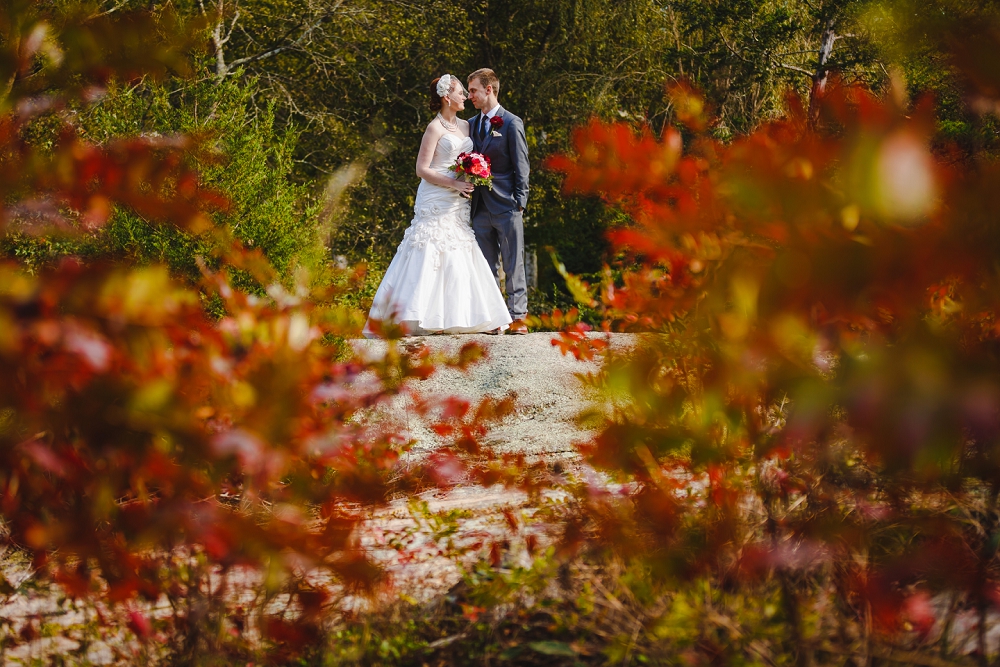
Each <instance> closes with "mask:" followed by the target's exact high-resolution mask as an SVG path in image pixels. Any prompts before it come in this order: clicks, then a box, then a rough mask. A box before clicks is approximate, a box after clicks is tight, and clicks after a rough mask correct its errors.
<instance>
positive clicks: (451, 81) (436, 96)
mask: <svg viewBox="0 0 1000 667" xmlns="http://www.w3.org/2000/svg"><path fill="white" fill-rule="evenodd" d="M444 76H446V77H448V81H446V82H445V83H446V84H447V85H448V88H447V90H445V92H444V94H443V95H442V94H441V93H440V92H439V91H438V88H439V87H440V83H441V79H443V78H444ZM444 76H439V77H437V78H436V79H434V80H433V81H431V103H430V105H429V106H430V108H431V111H433V112H435V113H436V112H438V111H441V107H442V106H444V105H443V104H442V101H443V100H442V99H441V98H443V97H445V95H447V94H448V93H450V92H451V89H452V88H454V87H455V82H456V81H458V79H456V78H455V77H453V76H452V75H450V74H445V75H444Z"/></svg>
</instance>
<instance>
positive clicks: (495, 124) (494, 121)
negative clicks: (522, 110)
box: [490, 116, 503, 130]
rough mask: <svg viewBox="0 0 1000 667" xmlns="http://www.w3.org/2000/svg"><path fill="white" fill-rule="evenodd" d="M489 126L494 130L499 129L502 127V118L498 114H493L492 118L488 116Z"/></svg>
mask: <svg viewBox="0 0 1000 667" xmlns="http://www.w3.org/2000/svg"><path fill="white" fill-rule="evenodd" d="M490 127H492V128H493V129H494V130H499V129H500V128H501V127H503V118H501V117H500V116H493V118H490Z"/></svg>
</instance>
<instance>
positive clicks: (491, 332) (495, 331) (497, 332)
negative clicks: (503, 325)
mask: <svg viewBox="0 0 1000 667" xmlns="http://www.w3.org/2000/svg"><path fill="white" fill-rule="evenodd" d="M501 333H502V330H501V329H500V327H497V328H496V329H490V330H489V331H487V332H486V335H487V336H499V335H500V334H501Z"/></svg>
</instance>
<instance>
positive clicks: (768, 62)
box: [4, 0, 996, 310]
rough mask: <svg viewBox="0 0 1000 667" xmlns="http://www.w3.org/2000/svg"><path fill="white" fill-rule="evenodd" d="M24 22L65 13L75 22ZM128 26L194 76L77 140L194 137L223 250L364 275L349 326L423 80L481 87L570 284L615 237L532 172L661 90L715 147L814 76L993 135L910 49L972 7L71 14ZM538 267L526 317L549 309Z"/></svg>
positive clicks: (643, 120)
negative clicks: (230, 243) (161, 20)
mask: <svg viewBox="0 0 1000 667" xmlns="http://www.w3.org/2000/svg"><path fill="white" fill-rule="evenodd" d="M45 4H49V5H53V6H54V7H55V8H63V9H65V10H66V11H67V12H68V14H67V15H72V12H71V11H70V10H71V9H72V8H74V7H77V6H78V5H79V3H75V2H68V1H66V0H47V2H46V3H45ZM137 8H149V9H153V10H154V11H157V12H169V13H175V14H176V15H177V17H178V19H180V20H190V21H193V23H192V24H191V26H192V27H191V28H190V29H191V30H195V31H203V33H204V36H207V38H208V42H209V44H208V48H207V49H202V50H200V51H199V52H198V53H197V54H196V58H195V62H196V65H195V66H196V69H197V71H196V72H194V76H185V77H183V78H180V77H178V78H176V79H173V80H168V81H167V82H165V83H163V82H159V83H151V82H146V81H143V82H141V83H139V84H138V85H132V86H129V87H114V86H112V88H111V89H110V90H109V91H108V93H107V94H106V95H105V96H104V98H103V99H102V100H101V101H100V103H98V104H96V105H90V106H87V107H86V108H81V109H79V110H78V113H79V114H80V118H79V119H78V120H79V126H80V127H81V131H82V132H84V133H85V134H86V135H87V136H86V137H85V138H87V139H91V140H95V141H97V142H101V141H103V140H106V139H107V138H109V137H111V136H120V135H122V134H126V135H127V134H146V135H148V134H151V133H160V134H170V133H174V132H194V133H198V134H203V133H208V134H210V135H211V136H213V137H214V138H215V140H216V142H217V145H218V149H219V152H220V155H221V156H223V161H222V162H220V163H217V164H212V165H206V170H205V171H206V176H207V178H208V182H209V184H210V185H212V186H214V187H217V188H219V189H221V190H222V191H223V192H225V193H226V194H228V195H229V196H230V197H231V198H232V201H233V202H234V208H233V210H232V211H230V213H229V214H228V216H227V217H226V222H228V223H229V225H230V226H231V228H232V229H233V232H234V233H235V235H236V236H237V237H239V238H240V239H242V240H244V241H245V242H247V243H248V244H249V245H253V246H256V247H260V248H262V249H263V250H264V251H265V252H266V254H267V255H268V256H269V258H270V259H271V261H272V263H273V264H274V265H275V266H276V268H278V270H279V271H281V272H282V273H283V274H284V275H286V277H289V276H291V275H292V273H294V271H295V270H296V269H297V268H298V269H305V270H308V271H309V272H310V273H311V274H312V275H313V276H315V277H318V278H320V279H321V278H322V276H323V275H325V273H324V270H323V267H324V266H325V265H327V264H330V263H331V262H337V261H339V262H340V263H341V264H343V262H344V261H345V260H346V261H348V262H350V263H354V262H357V261H360V260H365V261H367V262H368V263H369V265H370V266H371V267H372V270H371V271H370V274H369V275H370V278H371V280H370V282H371V283H373V284H372V285H369V290H368V291H367V292H364V293H361V294H358V295H356V296H357V298H358V299H359V301H358V305H360V306H362V307H364V306H365V299H366V297H367V296H370V291H371V288H373V287H374V285H375V284H377V282H378V278H379V277H380V276H381V270H382V269H383V268H384V267H385V265H386V264H387V263H388V259H389V258H390V257H391V255H392V252H393V251H394V249H395V246H396V244H397V243H398V242H399V240H400V238H401V237H402V230H403V229H405V227H406V226H407V225H408V224H409V220H410V217H411V212H412V211H411V206H412V203H413V197H414V192H415V190H416V184H417V178H416V176H415V175H414V173H413V162H414V156H415V155H416V152H417V147H418V145H419V141H420V137H421V135H422V133H423V129H424V127H425V125H426V124H427V123H428V122H429V121H430V120H431V114H430V112H429V111H428V110H427V107H426V99H425V98H426V95H427V93H426V89H427V85H428V82H429V81H430V80H431V79H432V78H433V77H435V76H438V75H440V74H441V73H444V72H452V73H454V74H456V75H459V76H462V77H464V76H465V75H466V74H467V73H468V72H470V71H472V70H474V69H475V68H478V67H483V66H488V67H492V68H493V69H495V70H496V71H497V72H498V74H499V76H500V79H501V95H500V99H501V103H502V104H504V105H505V106H506V107H507V108H509V109H511V110H512V111H513V112H515V113H517V114H519V115H520V116H521V117H522V118H523V119H524V120H525V124H526V127H527V133H528V142H529V147H530V152H531V161H532V175H531V198H530V205H529V209H528V215H527V216H526V226H527V229H526V241H527V244H528V246H529V247H532V248H535V249H539V250H540V249H542V248H546V247H552V248H554V249H555V250H556V252H557V253H558V255H559V257H560V258H561V259H562V261H563V262H565V265H566V267H567V269H568V270H570V271H573V272H576V273H581V274H591V273H594V272H597V271H598V270H599V269H600V267H601V265H602V263H603V262H604V261H606V260H607V259H608V257H607V256H606V255H607V245H606V241H605V238H604V230H605V229H606V228H608V227H609V226H612V225H616V224H621V223H623V222H624V218H623V217H622V216H620V214H618V213H616V212H615V211H614V210H612V209H608V208H606V207H605V206H603V205H602V203H601V202H600V200H599V199H597V198H593V197H591V198H574V199H565V198H563V197H561V196H560V194H559V187H560V177H559V176H558V175H556V174H555V173H553V172H551V171H548V170H546V169H545V168H544V166H543V165H544V164H545V160H546V158H547V157H548V156H550V155H552V154H554V153H558V152H561V151H565V150H566V149H567V148H568V147H569V145H570V139H571V134H572V131H573V128H574V127H577V126H579V125H581V124H584V123H586V122H587V121H588V119H590V118H594V117H597V118H600V119H604V120H611V119H613V120H622V119H624V120H626V121H629V122H632V123H634V124H635V125H636V126H637V127H641V128H647V129H648V130H649V131H651V132H652V133H653V134H655V135H658V134H659V133H660V132H661V131H662V129H663V128H664V127H666V126H667V125H668V124H669V123H670V122H671V121H672V120H673V119H674V115H675V112H676V110H675V109H674V108H673V107H672V105H671V102H670V100H669V98H668V97H667V96H666V95H665V92H664V86H665V84H668V83H671V82H675V81H678V80H687V81H690V82H691V83H693V84H694V85H695V86H696V87H698V88H700V89H701V90H702V91H703V93H704V95H705V99H706V102H707V104H709V106H710V109H711V117H712V118H714V120H713V124H712V126H711V128H710V131H711V133H712V134H713V135H714V136H716V137H718V138H723V139H729V138H731V137H735V136H739V135H742V134H745V133H748V132H749V131H751V130H753V129H754V128H755V127H757V126H759V124H760V123H762V122H764V121H766V120H768V119H772V118H774V117H776V116H778V115H780V114H782V112H783V111H784V108H785V96H786V94H787V93H788V92H789V91H794V92H797V93H799V94H801V95H802V96H804V97H805V98H808V96H809V94H810V90H811V89H812V88H813V87H814V86H815V85H817V84H820V83H825V81H826V79H828V78H829V77H830V76H837V77H840V78H843V79H845V80H847V81H862V82H864V83H865V84H867V85H868V86H870V87H872V88H874V89H876V90H879V89H885V87H886V85H887V83H888V82H889V81H890V80H891V79H892V78H893V77H896V78H897V79H899V80H901V81H905V90H906V91H907V92H908V94H909V95H910V96H914V97H915V96H918V95H920V94H922V93H925V92H930V93H932V94H933V95H934V96H935V97H936V98H937V100H938V103H939V106H940V109H941V112H940V123H939V124H940V127H939V130H940V132H941V134H942V137H943V138H946V139H948V140H949V141H951V142H952V143H953V144H954V145H957V146H960V147H962V150H965V151H968V152H974V151H976V150H980V149H983V148H988V145H987V144H989V143H990V142H991V141H994V142H995V136H996V135H995V133H991V132H990V131H989V130H988V126H989V124H990V123H991V122H992V121H990V120H988V117H986V120H984V119H983V117H981V116H978V115H976V114H974V113H973V112H972V111H970V110H969V105H968V104H967V101H966V100H963V99H962V98H961V95H960V93H959V92H958V91H959V86H958V84H957V82H956V81H955V77H954V76H953V75H952V74H951V73H950V72H951V70H950V69H949V66H948V63H946V62H944V59H943V56H942V55H941V52H940V50H938V49H937V48H936V45H935V44H934V43H933V42H932V41H931V40H929V39H925V40H923V41H921V36H920V34H919V32H920V21H921V17H922V16H923V17H926V16H928V15H932V14H935V12H936V13H937V14H938V15H940V16H948V15H953V16H954V17H955V18H956V19H959V18H961V17H966V18H968V16H970V15H974V14H975V13H976V12H977V11H986V8H980V7H978V6H977V5H976V4H975V3H972V4H970V5H969V6H961V4H960V3H958V4H957V3H951V4H948V5H940V6H936V7H935V8H931V7H929V6H921V8H920V9H919V11H916V8H915V7H910V6H907V5H906V4H905V3H895V4H892V5H885V4H883V3H874V2H864V1H859V0H849V1H844V0H834V1H829V0H828V1H825V2H815V1H813V0H787V1H774V0H735V1H716V2H694V1H689V0H680V1H670V2H664V1H663V0H555V1H546V2H539V1H538V0H508V1H505V2H480V3H474V4H473V5H471V6H470V5H468V4H467V3H460V2H457V1H456V0H430V1H427V2H419V3H413V2H401V1H399V2H398V1H395V0H300V1H291V0H197V1H191V0H179V1H172V2H165V3H164V2H145V1H140V0H116V1H111V0H108V1H106V2H103V3H96V4H93V5H91V7H90V10H89V11H91V12H93V13H102V12H112V13H113V12H119V11H126V10H129V9H137ZM74 11H75V10H74ZM914 35H916V39H913V37H914ZM901 36H905V44H906V47H905V48H903V47H901V46H899V45H900V44H902V43H904V41H902V40H901ZM474 112H475V110H474V109H473V108H472V107H471V105H470V106H469V109H468V115H470V116H471V115H472V114H473V113H474ZM52 127H55V124H53V125H52ZM33 131H34V132H36V133H37V137H36V140H37V142H39V143H42V144H44V143H45V142H47V141H48V142H51V141H52V137H50V136H47V134H46V132H47V131H54V130H51V129H47V126H46V124H45V123H37V124H36V126H35V128H34V130H33ZM990 137H992V139H991V138H990ZM212 243H213V241H212V240H211V238H208V237H205V238H199V237H192V236H190V235H186V234H184V233H181V232H178V231H176V230H166V229H163V228H159V227H156V226H152V225H150V224H149V223H148V222H146V221H144V220H142V219H141V218H140V217H137V216H136V215H135V214H133V213H127V212H119V213H116V215H115V217H114V220H113V223H112V224H111V225H110V226H109V227H108V228H106V229H104V230H102V231H101V232H99V233H96V232H95V233H94V234H92V235H89V236H86V237H84V238H83V239H82V240H81V239H80V238H79V237H74V238H73V239H72V240H70V239H59V238H58V237H53V236H48V237H46V238H44V239H39V238H31V237H13V238H11V239H8V240H6V241H5V242H4V247H5V249H6V252H7V253H8V254H14V255H17V256H19V257H20V258H21V259H22V260H24V261H25V262H26V263H27V264H28V265H29V266H35V265H38V264H40V263H43V262H45V261H48V260H49V259H51V258H52V257H53V256H59V255H62V254H66V253H76V254H84V255H91V256H101V255H111V256H113V257H127V258H130V259H133V260H138V261H140V262H146V261H166V262H168V263H169V264H170V266H171V267H172V268H173V269H174V270H175V271H177V272H179V273H182V274H188V275H192V276H194V275H196V268H195V264H194V257H195V256H197V255H211V246H212ZM539 254H540V256H541V257H542V260H541V261H540V262H539V264H540V266H539V271H540V272H539V292H538V293H536V294H535V295H534V298H533V302H534V303H535V304H536V305H535V306H533V308H534V309H536V310H537V309H539V308H542V309H544V308H545V307H546V306H553V305H561V304H563V303H565V302H566V301H567V299H568V297H567V296H565V295H564V294H563V292H564V290H563V288H562V287H561V280H560V279H559V276H558V274H557V273H556V271H555V270H554V268H553V266H552V264H551V262H549V261H548V258H547V256H546V254H545V253H544V252H541V253H539ZM247 284H249V283H247Z"/></svg>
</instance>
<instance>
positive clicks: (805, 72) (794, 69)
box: [774, 63, 816, 79]
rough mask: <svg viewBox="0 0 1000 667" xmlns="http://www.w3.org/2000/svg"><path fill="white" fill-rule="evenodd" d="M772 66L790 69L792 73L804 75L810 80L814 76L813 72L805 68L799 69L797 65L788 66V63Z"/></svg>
mask: <svg viewBox="0 0 1000 667" xmlns="http://www.w3.org/2000/svg"><path fill="white" fill-rule="evenodd" d="M774 64H775V65H777V66H778V67H784V68H785V69H790V70H792V71H793V72H798V73H799V74H805V75H806V76H808V77H809V78H810V79H811V78H813V77H814V76H816V73H815V72H810V71H809V70H807V69H806V68H804V67H799V66H798V65H789V64H788V63H774Z"/></svg>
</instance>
